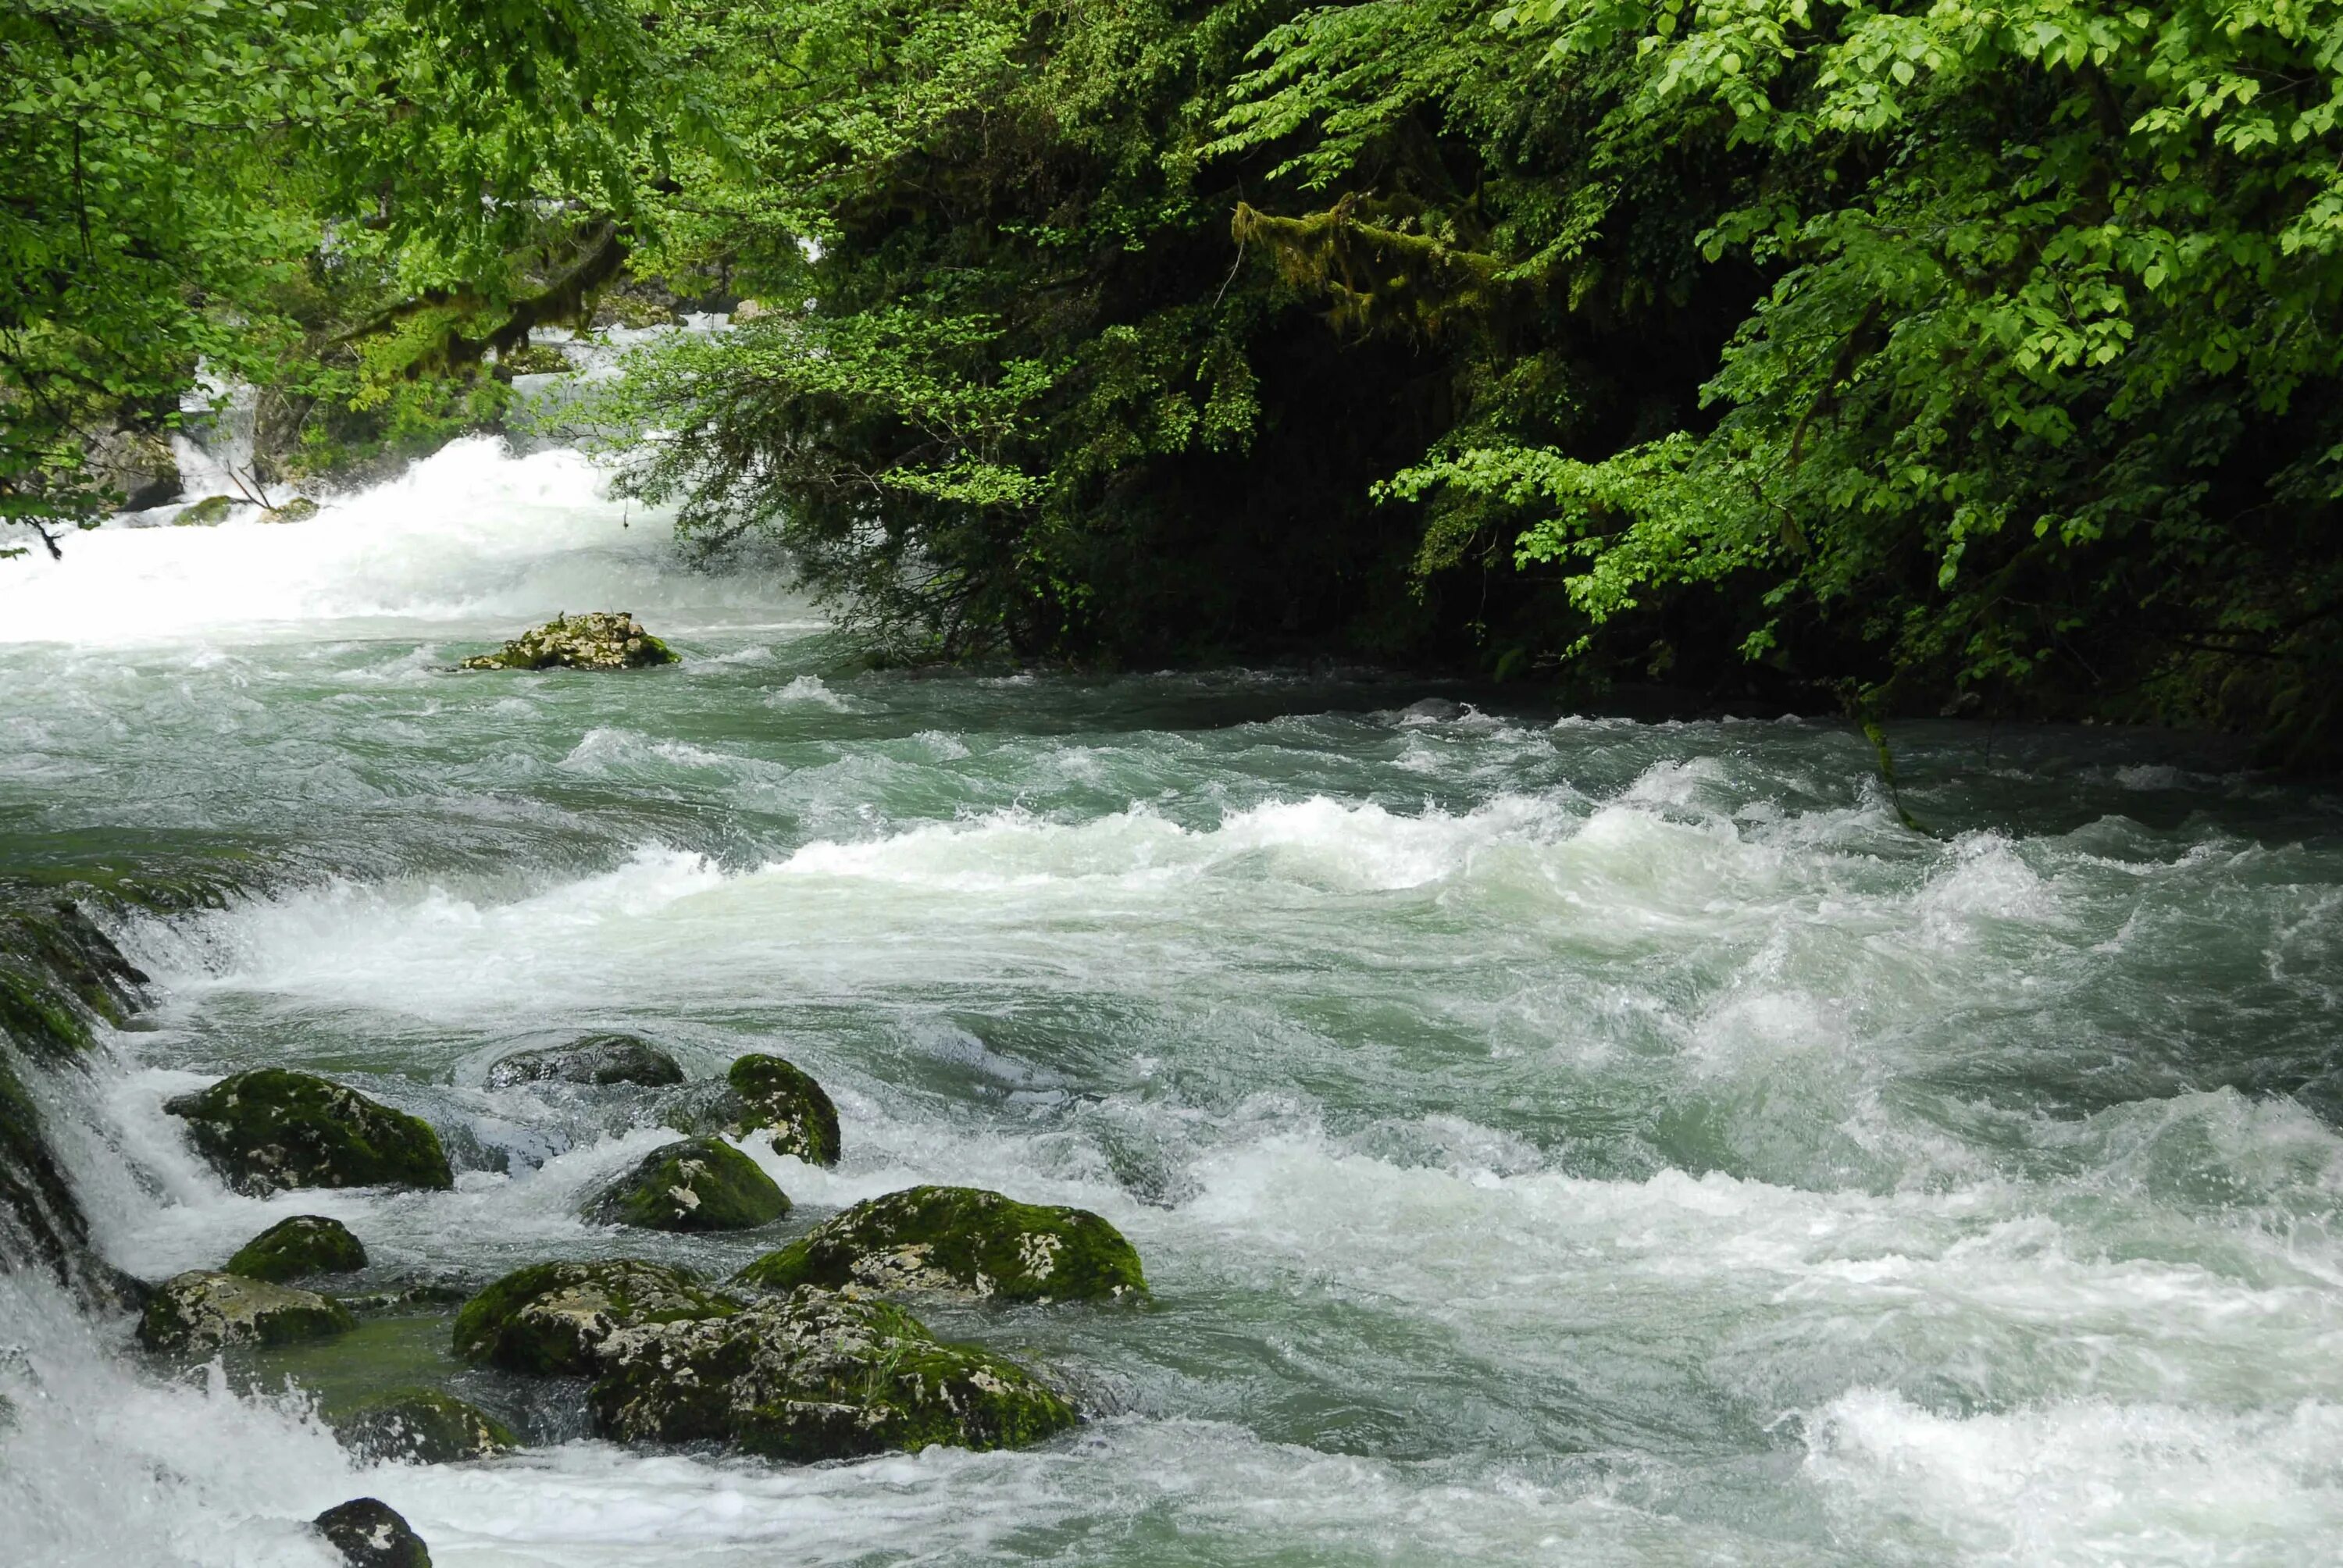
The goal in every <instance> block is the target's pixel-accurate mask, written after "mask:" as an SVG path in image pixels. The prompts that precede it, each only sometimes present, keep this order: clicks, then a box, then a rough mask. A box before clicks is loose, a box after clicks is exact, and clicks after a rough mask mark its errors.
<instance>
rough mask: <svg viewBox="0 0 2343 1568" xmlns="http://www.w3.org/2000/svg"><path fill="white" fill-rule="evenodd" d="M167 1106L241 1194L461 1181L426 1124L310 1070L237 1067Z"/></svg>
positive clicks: (442, 1186)
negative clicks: (236, 1070) (246, 1069)
mask: <svg viewBox="0 0 2343 1568" xmlns="http://www.w3.org/2000/svg"><path fill="white" fill-rule="evenodd" d="M163 1109H164V1110H166V1111H169V1112H170V1113H171V1114H172V1115H174V1116H177V1117H182V1118H184V1119H186V1123H187V1134H188V1136H189V1138H190V1139H192V1140H193V1141H194V1142H195V1145H196V1151H197V1152H199V1153H200V1154H202V1155H203V1156H204V1158H205V1159H206V1160H208V1161H211V1163H212V1166H213V1168H214V1169H216V1171H219V1173H220V1174H221V1175H222V1176H224V1177H226V1179H227V1181H228V1185H230V1186H232V1187H234V1188H235V1189H236V1191H239V1192H246V1193H250V1194H253V1195H255V1196H259V1195H262V1194H265V1193H269V1192H277V1191H287V1190H288V1189H292V1188H297V1187H424V1188H434V1189H445V1188H448V1187H452V1186H454V1185H455V1184H456V1183H455V1177H454V1174H453V1173H452V1172H451V1171H449V1170H448V1169H447V1152H446V1151H444V1150H442V1149H441V1148H440V1147H439V1135H438V1134H437V1133H436V1132H434V1131H431V1126H430V1124H429V1123H428V1122H427V1121H423V1120H422V1119H421V1118H420V1117H415V1116H409V1115H407V1112H405V1111H393V1110H392V1109H391V1108H390V1107H389V1106H387V1105H384V1104H381V1103H380V1102H378V1101H373V1100H369V1099H367V1097H366V1096H365V1095H363V1094H360V1093H359V1092H358V1091H357V1090H355V1089H345V1088H343V1087H342V1086H341V1085H340V1084H338V1083H334V1082H331V1081H327V1080H326V1079H323V1078H317V1077H315V1076H313V1075H311V1074H309V1073H307V1072H292V1071H288V1070H286V1069H284V1068H278V1067H264V1068H259V1069H256V1070H253V1071H251V1072H239V1073H237V1074H236V1076H234V1077H233V1078H223V1079H221V1080H220V1081H218V1082H217V1083H215V1084H213V1085H212V1086H211V1087H210V1088H209V1089H206V1090H201V1091H197V1092H196V1093H194V1094H182V1095H179V1096H177V1097H176V1098H175V1099H172V1100H168V1101H165V1102H164V1104H163Z"/></svg>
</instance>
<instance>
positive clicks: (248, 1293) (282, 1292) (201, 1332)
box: [138, 1269, 357, 1352]
mask: <svg viewBox="0 0 2343 1568" xmlns="http://www.w3.org/2000/svg"><path fill="white" fill-rule="evenodd" d="M356 1327H357V1319H356V1318H354V1317H352V1316H351V1315H350V1310H349V1309H348V1308H347V1307H345V1306H343V1305H342V1304H341V1303H340V1302H334V1301H328V1300H327V1299H326V1298H325V1297H324V1296H320V1295H316V1294H313V1293H312V1292H308V1291H297V1290H295V1289H293V1288H292V1287H291V1286H289V1285H276V1284H271V1283H269V1282H267V1281H266V1280H247V1279H246V1278H245V1277H244V1276H243V1275H241V1274H228V1273H219V1272H216V1271H212V1270H208V1269H196V1270H194V1271H190V1272H187V1273H185V1274H178V1275H175V1276H174V1277H172V1278H171V1279H168V1280H166V1281H164V1282H163V1283H162V1284H161V1285H159V1286H157V1287H156V1291H155V1293H154V1294H153V1295H152V1296H150V1297H149V1298H147V1302H146V1312H145V1313H144V1314H143V1315H142V1316H141V1317H140V1318H139V1320H138V1342H139V1343H141V1344H143V1345H145V1346H146V1348H147V1349H148V1350H153V1351H196V1352H202V1351H216V1350H218V1349H219V1348H221V1347H222V1346H223V1345H287V1344H292V1343H295V1342H297V1341H301V1340H321V1339H324V1338H326V1337H327V1335H329V1334H338V1333H341V1332H345V1331H347V1330H349V1329H354V1328H356Z"/></svg>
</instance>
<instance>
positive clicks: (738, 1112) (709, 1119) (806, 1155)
mask: <svg viewBox="0 0 2343 1568" xmlns="http://www.w3.org/2000/svg"><path fill="white" fill-rule="evenodd" d="M694 1089H695V1091H696V1092H695V1093H693V1094H691V1095H688V1096H686V1097H685V1098H683V1099H681V1100H679V1101H676V1102H675V1103H674V1104H673V1105H671V1106H670V1107H669V1110H668V1112H667V1120H668V1124H669V1126H671V1127H674V1128H675V1129H676V1130H677V1131H679V1132H720V1133H722V1134H723V1135H724V1136H725V1137H727V1138H741V1139H746V1138H748V1137H749V1136H750V1135H751V1134H754V1135H756V1136H759V1137H762V1138H764V1139H766V1140H767V1141H769V1142H770V1143H771V1145H772V1149H773V1152H774V1153H776V1154H793V1155H795V1156H797V1157H798V1158H799V1159H800V1160H802V1161H806V1163H808V1164H809V1165H835V1164H837V1163H838V1149H839V1136H838V1107H837V1106H835V1105H832V1104H831V1103H830V1096H829V1095H828V1094H827V1093H825V1092H824V1091H823V1090H822V1087H821V1085H820V1084H819V1083H816V1082H815V1081H813V1078H812V1076H811V1075H810V1074H809V1073H808V1072H806V1071H805V1070H803V1069H802V1068H799V1067H798V1066H797V1065H796V1064H795V1063H793V1062H790V1061H787V1060H783V1059H782V1058H780V1057H778V1056H766V1055H763V1054H752V1055H749V1056H744V1057H742V1058H740V1059H739V1060H737V1061H735V1062H734V1063H733V1064H732V1070H731V1071H730V1072H729V1073H727V1074H726V1075H725V1080H724V1082H723V1083H722V1084H721V1085H720V1086H719V1085H716V1084H712V1083H711V1084H707V1085H704V1086H701V1085H695V1086H694Z"/></svg>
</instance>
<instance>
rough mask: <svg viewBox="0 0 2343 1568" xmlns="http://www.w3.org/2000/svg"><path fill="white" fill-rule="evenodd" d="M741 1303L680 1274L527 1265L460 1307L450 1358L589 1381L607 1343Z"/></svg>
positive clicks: (607, 1266) (610, 1264) (640, 1265)
mask: <svg viewBox="0 0 2343 1568" xmlns="http://www.w3.org/2000/svg"><path fill="white" fill-rule="evenodd" d="M742 1305H743V1303H742V1302H740V1301H739V1300H738V1299H737V1298H735V1297H733V1296H730V1295H728V1294H726V1293H724V1292H721V1291H718V1290H714V1289H711V1288H710V1287H709V1285H708V1284H707V1283H706V1282H703V1281H702V1280H701V1279H700V1277H699V1275H697V1274H695V1273H693V1272H692V1271H689V1270H688V1269H676V1268H669V1267H668V1266H667V1265H665V1264H662V1263H647V1262H643V1261H639V1260H638V1259H633V1258H615V1259H611V1260H609V1261H605V1262H598V1263H535V1264H532V1265H530V1266H529V1267H528V1268H526V1269H517V1270H515V1271H513V1272H511V1273H509V1274H507V1275H506V1276H505V1277H504V1278H502V1279H500V1280H498V1281H497V1282H494V1283H493V1284H491V1285H489V1286H488V1288H487V1289H486V1290H483V1291H482V1292H479V1294H478V1295H476V1296H474V1297H473V1298H472V1299H471V1300H470V1301H468V1302H465V1303H464V1306H463V1309H462V1310H461V1311H460V1312H458V1313H457V1314H456V1327H455V1350H456V1353H457V1354H458V1356H461V1357H462V1358H463V1359H464V1360H466V1361H468V1362H481V1363H485V1364H487V1365H489V1366H495V1367H501V1368H503V1369H504V1370H505V1371H507V1372H531V1373H535V1374H538V1375H540V1376H544V1375H555V1374H561V1373H584V1374H590V1373H592V1372H596V1371H597V1370H598V1366H599V1362H598V1358H599V1355H600V1353H601V1350H602V1347H603V1345H604V1344H606V1343H607V1342H608V1340H609V1338H610V1336H611V1335H612V1334H615V1333H617V1332H619V1331H620V1330H622V1329H632V1328H639V1327H641V1326H643V1325H645V1324H651V1323H667V1322H684V1321H689V1320H697V1319H700V1318H714V1317H724V1316H728V1315H729V1314H731V1313H733V1312H739V1311H740V1309H741V1307H742Z"/></svg>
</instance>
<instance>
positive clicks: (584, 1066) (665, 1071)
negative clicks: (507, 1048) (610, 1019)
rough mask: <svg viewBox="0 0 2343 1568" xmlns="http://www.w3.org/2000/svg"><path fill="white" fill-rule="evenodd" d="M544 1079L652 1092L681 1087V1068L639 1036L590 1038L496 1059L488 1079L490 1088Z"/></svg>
mask: <svg viewBox="0 0 2343 1568" xmlns="http://www.w3.org/2000/svg"><path fill="white" fill-rule="evenodd" d="M546 1081H554V1082H559V1083H582V1084H589V1085H595V1086H599V1087H607V1086H608V1085H610V1084H614V1083H637V1084H641V1085H643V1086H645V1087H647V1088H653V1089H656V1088H661V1087H664V1086H665V1085H668V1084H670V1083H681V1082H682V1081H683V1067H682V1064H681V1063H679V1062H678V1061H677V1060H675V1058H673V1057H672V1056H669V1054H668V1053H667V1052H666V1051H663V1050H660V1049H659V1047H657V1046H655V1045H653V1044H652V1043H651V1042H650V1041H649V1040H645V1039H643V1038H642V1037H641V1036H639V1035H633V1034H589V1035H586V1036H584V1037H583V1038H581V1039H578V1040H571V1041H570V1042H569V1043H568V1045H557V1046H550V1047H548V1048H546V1049H545V1050H516V1051H514V1052H513V1053H512V1054H511V1055H509V1056H504V1057H499V1058H498V1060H497V1061H496V1063H495V1064H494V1065H493V1066H491V1067H490V1068H489V1069H488V1079H487V1084H488V1088H490V1089H510V1088H511V1087H512V1086H513V1085H515V1084H517V1083H541V1082H546Z"/></svg>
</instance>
